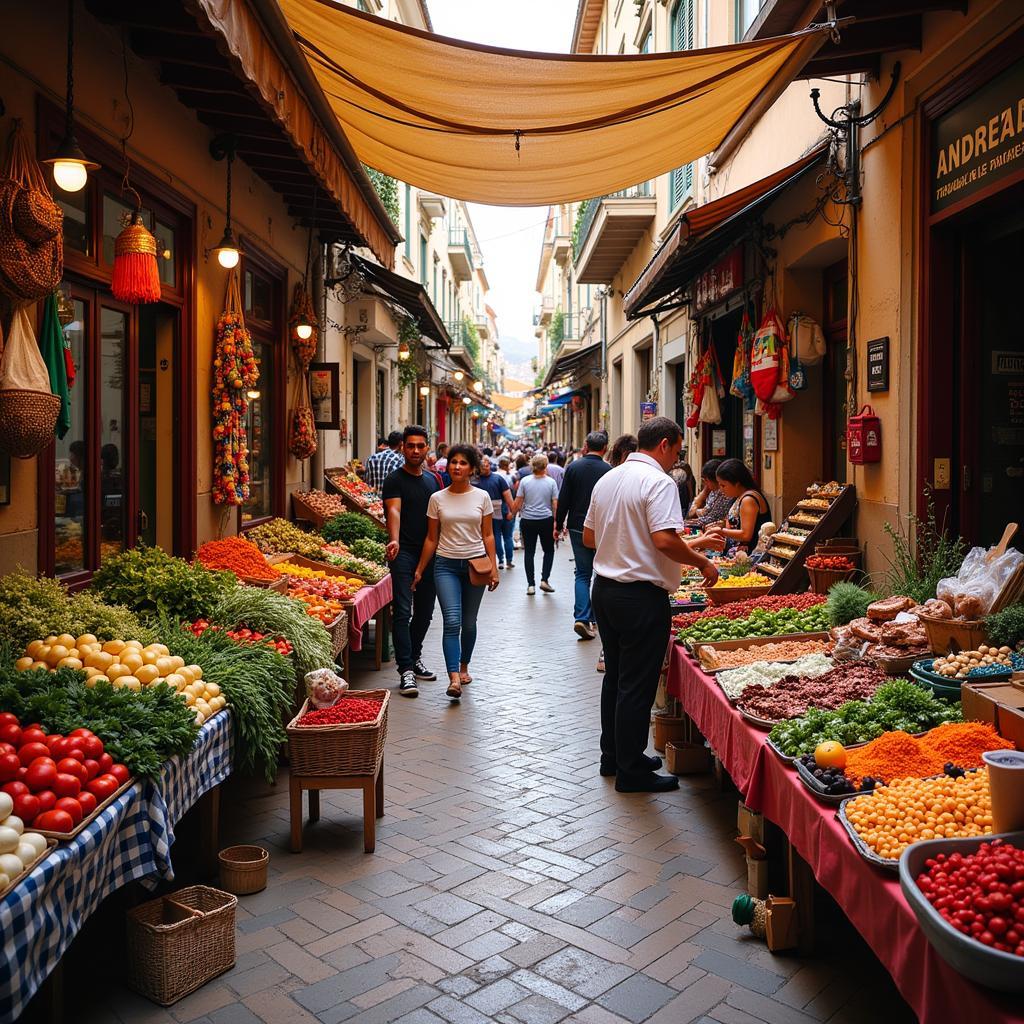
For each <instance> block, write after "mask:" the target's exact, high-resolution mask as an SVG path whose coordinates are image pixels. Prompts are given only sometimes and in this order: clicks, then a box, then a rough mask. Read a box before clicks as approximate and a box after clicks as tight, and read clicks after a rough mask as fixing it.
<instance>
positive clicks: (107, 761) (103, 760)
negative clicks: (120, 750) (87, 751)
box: [96, 754, 114, 772]
mask: <svg viewBox="0 0 1024 1024" xmlns="http://www.w3.org/2000/svg"><path fill="white" fill-rule="evenodd" d="M96 760H97V761H99V763H100V771H101V772H109V771H110V766H111V765H112V764H113V763H114V759H113V758H112V757H111V756H110V755H109V754H100V756H99V757H97V758H96Z"/></svg>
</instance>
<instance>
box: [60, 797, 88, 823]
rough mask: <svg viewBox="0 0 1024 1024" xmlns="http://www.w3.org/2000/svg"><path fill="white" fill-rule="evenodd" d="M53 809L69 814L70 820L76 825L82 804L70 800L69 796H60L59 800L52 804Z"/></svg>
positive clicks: (79, 819)
mask: <svg viewBox="0 0 1024 1024" xmlns="http://www.w3.org/2000/svg"><path fill="white" fill-rule="evenodd" d="M54 810H55V811H64V813H65V814H70V815H71V819H72V821H74V823H75V824H76V825H77V824H78V823H79V822H80V821H81V820H82V816H83V813H84V812H83V811H82V805H81V804H80V803H79V802H78V801H77V800H72V799H71V797H69V796H65V797H61V799H60V800H58V801H57V803H56V804H55V806H54Z"/></svg>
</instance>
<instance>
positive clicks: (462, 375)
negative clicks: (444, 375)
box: [452, 370, 466, 380]
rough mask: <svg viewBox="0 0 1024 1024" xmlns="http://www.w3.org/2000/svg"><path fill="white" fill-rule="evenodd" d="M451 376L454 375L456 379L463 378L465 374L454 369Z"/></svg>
mask: <svg viewBox="0 0 1024 1024" xmlns="http://www.w3.org/2000/svg"><path fill="white" fill-rule="evenodd" d="M452 376H454V377H455V379H456V380H464V379H465V376H466V375H465V374H464V373H463V372H462V371H461V370H456V371H455V373H454V374H453V375H452Z"/></svg>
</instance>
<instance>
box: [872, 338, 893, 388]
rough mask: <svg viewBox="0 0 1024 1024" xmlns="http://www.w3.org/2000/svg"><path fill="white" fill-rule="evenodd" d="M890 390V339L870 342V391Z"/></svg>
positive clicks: (876, 339) (878, 339) (877, 339)
mask: <svg viewBox="0 0 1024 1024" xmlns="http://www.w3.org/2000/svg"><path fill="white" fill-rule="evenodd" d="M888 390H889V339H888V338H875V340H874V341H869V342H868V391H888Z"/></svg>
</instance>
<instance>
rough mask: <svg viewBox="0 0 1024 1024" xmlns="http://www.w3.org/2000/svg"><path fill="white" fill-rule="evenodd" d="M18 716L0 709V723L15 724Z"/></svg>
mask: <svg viewBox="0 0 1024 1024" xmlns="http://www.w3.org/2000/svg"><path fill="white" fill-rule="evenodd" d="M17 724H18V716H17V715H12V714H11V713H10V711H0V725H17Z"/></svg>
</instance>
